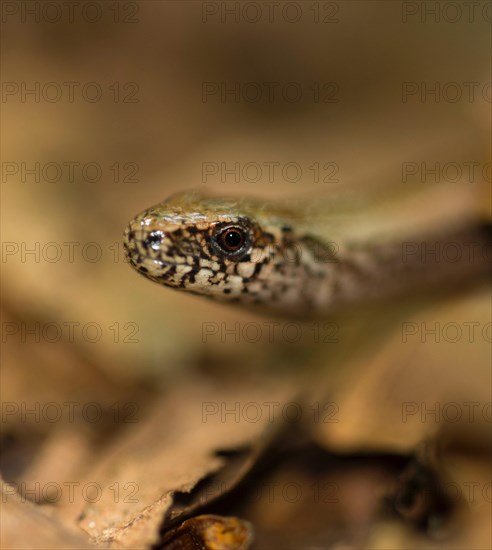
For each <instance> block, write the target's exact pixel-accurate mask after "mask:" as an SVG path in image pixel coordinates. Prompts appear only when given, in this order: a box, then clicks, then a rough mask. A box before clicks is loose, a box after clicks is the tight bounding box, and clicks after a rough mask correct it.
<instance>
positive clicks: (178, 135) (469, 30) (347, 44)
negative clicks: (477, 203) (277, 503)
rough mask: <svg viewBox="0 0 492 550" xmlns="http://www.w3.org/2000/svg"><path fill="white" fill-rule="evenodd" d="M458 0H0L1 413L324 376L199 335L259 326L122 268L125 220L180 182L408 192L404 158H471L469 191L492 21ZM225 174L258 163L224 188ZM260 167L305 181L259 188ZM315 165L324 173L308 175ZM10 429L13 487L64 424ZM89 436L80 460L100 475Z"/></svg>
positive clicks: (269, 348)
mask: <svg viewBox="0 0 492 550" xmlns="http://www.w3.org/2000/svg"><path fill="white" fill-rule="evenodd" d="M434 4H436V6H437V7H435V9H437V13H434V11H433V10H434V8H433V7H432V6H433V5H434ZM466 4H467V3H460V2H441V3H433V2H423V3H420V2H387V1H381V2H379V1H340V2H287V3H286V2H279V3H267V2H246V3H241V4H240V3H238V2H194V1H190V2H173V1H162V2H159V1H138V2H126V1H120V2H109V1H108V2H88V3H87V2H78V3H74V4H72V3H63V2H9V1H4V2H2V36H1V65H2V68H1V74H2V105H1V107H2V129H1V132H2V133H1V138H2V152H1V153H2V182H1V185H2V207H1V208H2V210H1V213H2V227H1V229H2V264H1V268H2V312H3V322H2V401H3V402H6V403H14V404H15V403H17V404H19V403H25V404H26V407H29V406H30V407H33V406H34V407H35V405H33V404H35V403H40V402H41V403H45V402H51V401H56V402H60V400H62V401H63V400H66V401H70V400H74V401H80V402H86V401H88V400H89V401H101V402H102V401H104V402H107V403H110V402H112V401H114V400H115V399H116V400H125V401H131V400H133V401H135V402H138V403H139V404H140V407H141V416H142V417H143V415H144V413H143V412H142V411H144V410H145V407H146V406H149V403H151V402H153V400H154V399H155V398H156V397H155V396H158V395H159V394H160V392H161V391H162V392H163V393H164V394H166V392H171V393H172V391H173V388H175V387H177V385H179V384H181V379H185V380H186V379H188V377H189V378H191V379H192V380H193V379H194V377H195V376H198V377H202V376H205V378H207V377H209V376H212V378H211V379H212V383H216V382H214V376H217V379H218V380H223V379H228V378H231V379H234V378H235V377H238V378H239V379H240V380H242V382H241V383H246V382H245V380H250V379H251V374H250V373H253V378H252V380H253V382H252V383H253V384H261V385H263V386H265V387H268V384H271V385H272V386H273V387H276V386H279V385H282V384H283V383H284V381H285V379H286V378H289V376H290V375H289V376H288V375H287V374H284V373H291V372H292V371H293V370H294V371H295V370H296V369H299V367H300V366H302V367H305V366H306V365H307V364H308V363H309V362H312V363H313V364H315V365H318V367H319V365H320V364H321V365H322V364H323V362H324V361H325V359H320V357H319V356H320V354H319V353H318V352H319V348H318V350H317V351H316V353H315V354H314V356H315V357H314V359H313V358H312V355H313V354H312V352H310V351H309V350H310V346H309V345H308V344H309V342H308V343H307V344H306V343H305V342H300V343H298V344H296V345H294V346H286V345H285V342H280V345H271V344H270V343H269V342H265V341H261V342H259V343H258V344H255V345H252V344H250V343H248V342H245V341H244V340H243V339H241V341H240V342H239V343H235V342H234V341H233V340H231V339H229V338H228V339H226V342H225V343H224V342H221V340H220V338H219V337H213V338H209V339H207V341H204V335H203V330H204V323H222V322H224V323H228V324H229V325H228V326H230V324H232V323H235V322H236V321H239V322H242V323H245V322H248V321H257V322H263V318H260V317H256V316H255V315H254V314H245V313H243V312H238V311H236V310H234V309H232V308H227V307H224V306H220V305H216V304H214V303H212V302H207V301H204V300H203V301H202V300H201V299H196V298H195V297H192V296H187V295H182V294H180V293H177V292H172V291H170V290H167V289H163V288H159V287H158V286H157V285H154V284H151V283H149V282H147V281H145V280H144V279H143V278H141V277H138V276H137V275H136V274H135V273H134V272H133V271H132V270H131V269H130V268H129V266H127V265H125V262H124V260H123V256H122V252H123V250H122V246H121V236H122V232H123V229H124V227H125V225H126V223H127V222H128V221H129V219H130V218H131V217H133V215H134V214H136V213H137V212H139V211H141V210H142V209H144V208H145V207H147V206H149V205H151V204H153V203H156V202H159V201H160V200H162V199H163V198H165V197H166V196H167V195H169V194H171V193H173V192H175V191H178V190H185V189H188V188H200V189H202V188H203V189H214V190H216V191H217V190H219V191H220V192H223V193H224V194H248V195H259V196H265V197H269V198H273V199H282V200H283V199H285V198H287V199H289V198H291V200H292V203H293V204H297V203H298V201H299V199H307V200H313V201H319V200H325V199H331V198H333V197H335V198H336V197H337V196H338V194H340V193H343V192H345V191H346V190H347V189H353V190H355V195H354V196H358V194H359V191H361V192H362V191H363V192H365V191H371V190H373V189H375V188H378V187H379V186H383V187H391V188H392V187H398V186H402V188H403V187H405V188H406V189H408V186H415V187H418V186H421V185H425V183H426V181H424V182H422V181H421V177H424V179H425V178H428V179H429V180H430V181H433V176H432V175H430V176H429V175H427V176H425V175H424V176H422V172H421V171H419V172H418V173H417V174H416V175H410V176H409V177H408V181H404V178H403V176H402V165H403V163H412V166H420V163H422V162H428V163H429V165H433V164H435V163H436V162H437V163H440V164H439V165H440V166H441V167H442V166H443V165H445V164H446V163H449V162H451V163H458V164H459V166H460V167H462V168H463V167H464V166H465V164H464V163H467V162H468V163H469V162H474V163H478V164H479V169H478V170H477V172H476V174H475V176H474V179H473V181H470V182H469V183H470V184H471V185H476V186H477V193H483V189H484V181H485V184H487V183H488V184H490V171H489V172H488V180H487V178H486V177H485V178H484V173H483V171H482V168H483V167H484V166H485V165H486V163H487V162H490V150H491V134H490V132H491V128H490V116H491V111H490V109H491V96H492V91H491V88H490V81H491V74H490V60H491V30H490V9H488V8H487V7H484V6H485V4H487V3H482V2H480V3H478V4H479V5H478V6H470V5H468V6H467V5H466ZM453 5H455V7H453ZM456 6H457V7H456ZM267 83H270V84H267ZM272 83H273V84H272ZM231 89H234V90H236V91H235V92H234V93H226V92H227V90H229V91H230V90H231ZM432 89H434V90H435V91H436V94H437V95H434V92H432ZM258 91H259V92H260V96H259V97H256V96H255V93H257V92H258ZM269 91H270V93H271V94H272V95H269ZM294 92H296V93H297V94H298V95H289V94H291V93H294ZM72 93H73V95H71V94H72ZM457 93H458V94H459V95H458V96H456V94H457ZM221 163H226V166H227V167H228V168H231V167H232V166H233V165H234V164H235V163H239V166H240V167H241V168H240V170H241V169H243V168H244V166H245V164H247V163H254V164H255V166H258V165H260V166H262V167H263V172H262V174H261V177H260V178H259V181H257V182H253V181H252V180H253V179H254V177H251V176H248V175H246V176H245V175H244V174H245V173H244V172H240V174H239V176H238V180H239V181H235V178H234V176H231V175H230V174H227V173H225V172H223V171H221V168H220V166H221ZM265 163H279V164H278V166H280V167H283V166H285V165H286V164H287V163H295V164H296V165H297V166H300V167H301V169H302V177H301V178H300V179H299V181H290V180H289V178H288V177H285V176H284V175H282V173H281V171H280V169H279V171H277V172H276V175H275V177H274V178H273V181H272V180H270V178H269V177H268V175H267V170H266V168H264V167H265ZM315 163H319V165H320V166H321V167H323V166H324V165H325V164H326V163H329V166H330V168H329V170H331V167H333V166H335V167H336V174H335V176H334V179H336V180H337V181H331V180H328V181H315V179H314V171H313V168H312V167H313V165H314V164H315ZM70 167H73V171H71V168H70ZM60 170H61V171H60ZM205 170H208V172H204V171H205ZM321 170H322V177H323V176H326V175H328V176H329V175H330V174H331V172H329V171H328V172H327V171H326V170H325V171H323V168H321ZM463 170H465V169H464V168H463ZM251 173H253V172H248V174H251ZM485 175H486V176H487V173H485ZM467 177H468V176H467V174H466V173H464V174H463V178H462V179H465V181H466V178H467ZM438 178H440V179H441V182H444V183H446V182H447V180H446V178H447V175H446V174H445V173H440V174H438ZM448 179H449V183H450V192H452V183H453V181H451V179H452V176H449V178H448ZM468 179H471V178H468ZM222 180H224V181H222ZM485 196H486V195H485V193H484V200H485ZM487 207H488V206H487ZM436 208H439V205H436ZM67 243H73V244H67ZM88 243H92V244H88ZM70 247H73V256H71V255H70V253H69V250H70ZM30 250H34V251H35V253H34V254H30V253H27V254H26V251H30ZM481 299H482V298H481V297H479V301H480V300H481ZM453 318H454V317H453ZM50 323H51V325H50V326H49V324H50ZM88 323H89V325H87V324H88ZM70 325H72V326H73V327H74V329H73V330H74V332H73V337H71V335H70V332H69V328H68V327H69V326H70ZM83 327H86V329H85V330H87V333H85V332H84V331H83ZM29 330H31V332H30V331H29ZM49 331H51V332H49ZM60 331H61V337H58V336H57V335H58V333H60ZM91 331H93V332H91ZM94 335H95V336H94ZM98 335H99V336H98ZM50 338H51V339H53V340H56V341H55V342H53V343H51V342H49V340H50ZM91 340H97V341H95V342H93V341H91ZM131 340H133V341H131ZM331 353H335V352H333V350H332V349H330V350H327V349H324V350H323V354H324V355H323V357H324V356H326V354H331ZM467 353H468V351H467V350H465V351H464V352H463V355H467ZM335 356H336V353H335ZM210 372H212V373H215V375H214V374H212V375H210ZM480 372H483V371H480ZM207 373H208V374H207ZM217 373H218V374H217ZM207 379H208V378H207ZM484 382H485V384H484ZM486 382H487V380H484V381H480V382H479V385H480V386H482V387H483V386H485V387H486ZM282 391H284V390H283V389H282ZM253 395H254V394H253ZM62 401H61V402H62ZM14 408H15V407H14ZM178 408H179V407H178ZM5 420H6V423H5V425H4V430H3V432H4V437H5V441H6V442H7V445H6V452H5V454H4V458H3V464H4V474H3V475H4V477H5V478H6V479H7V481H15V480H22V479H25V476H26V471H29V470H28V469H29V468H34V466H33V464H36V461H39V460H40V459H39V456H40V454H39V453H40V452H42V450H43V449H45V447H43V445H42V444H41V442H45V441H46V438H47V437H49V436H50V434H52V433H53V430H55V431H56V429H58V426H50V425H47V424H46V423H41V424H39V423H38V424H36V422H35V421H33V422H30V421H23V420H22V419H19V417H18V415H14V414H13V415H10V416H8V415H7V417H6V418H5ZM165 425H166V424H165V422H164V426H165ZM99 428H100V427H98V428H97V429H96V430H95V431H96V432H98V433H97V437H101V433H102V434H103V435H102V438H103V440H104V437H106V435H105V434H106V432H105V430H107V431H108V432H111V431H112V429H114V427H112V426H109V427H108V426H105V427H104V429H99ZM68 432H70V430H68ZM99 432H101V433H99ZM93 435H94V434H92V435H91V437H93ZM66 437H70V435H68V436H67V432H64V434H63V436H60V440H59V447H57V449H58V448H60V449H61V448H65V442H66V439H65V438H66ZM73 441H74V442H75V443H74V444H78V443H76V442H77V441H79V440H78V439H77V438H76V437H75V438H74V439H73ZM98 441H99V440H96V442H94V441H93V440H92V439H91V446H89V448H87V447H86V446H84V445H85V444H84V445H82V444H80V447H79V448H80V453H78V457H79V458H78V459H77V462H84V461H89V462H91V461H92V462H96V458H94V454H93V453H94V450H93V448H96V449H97V446H98V444H99V443H98ZM46 452H48V451H46ZM65 452H67V453H68V451H67V450H65ZM48 454H49V456H50V457H52V456H59V455H58V451H56V452H55V451H52V452H49V453H48ZM76 454H77V453H76ZM67 457H69V458H68V460H69V461H70V460H72V458H70V457H71V455H70V453H68V454H67ZM81 457H82V458H81ZM83 457H85V458H83ZM50 460H51V458H50V459H49V460H48V459H46V463H50ZM62 463H63V461H62ZM43 464H44V463H43ZM50 464H51V463H50ZM86 466H87V464H86ZM43 467H45V466H43ZM36 468H40V469H41V470H42V468H41V466H40V465H39V463H38V464H37V466H36ZM36 468H34V470H32V469H31V470H30V474H29V475H27V478H29V476H31V479H37V478H36V475H38V474H36V473H33V471H34V472H36V471H38V472H39V471H41V470H36ZM50 468H53V469H54V470H56V468H54V467H53V466H50ZM26 469H27V470H26ZM48 470H49V468H48ZM205 470H206V469H205ZM42 475H44V476H47V477H46V479H50V478H49V475H52V474H51V473H50V474H46V473H45V471H44V470H43V474H42ZM66 475H68V476H72V478H75V479H78V478H77V477H74V476H77V475H79V474H75V473H73V472H72V471H70V472H69V473H68V474H66ZM80 475H81V474H80ZM23 476H24V477H23ZM280 523H281V522H280ZM381 544H383V543H381ZM392 544H396V543H394V542H392ZM382 547H383V546H382ZM393 547H396V546H393ZM477 547H478V546H477Z"/></svg>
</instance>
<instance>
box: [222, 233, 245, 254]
mask: <svg viewBox="0 0 492 550" xmlns="http://www.w3.org/2000/svg"><path fill="white" fill-rule="evenodd" d="M222 241H223V243H224V245H225V247H226V248H228V249H229V250H237V249H238V248H240V247H241V246H242V244H243V243H244V237H243V236H242V234H241V233H240V232H239V231H237V230H235V229H229V230H228V231H225V233H224V235H223V236H222Z"/></svg>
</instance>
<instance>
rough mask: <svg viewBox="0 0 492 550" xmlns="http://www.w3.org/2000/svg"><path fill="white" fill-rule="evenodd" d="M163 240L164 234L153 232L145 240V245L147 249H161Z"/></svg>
mask: <svg viewBox="0 0 492 550" xmlns="http://www.w3.org/2000/svg"><path fill="white" fill-rule="evenodd" d="M163 238H164V233H163V232H162V231H152V233H149V236H148V237H147V238H146V239H145V240H144V244H145V246H146V247H150V248H159V246H160V244H161V242H162V239H163Z"/></svg>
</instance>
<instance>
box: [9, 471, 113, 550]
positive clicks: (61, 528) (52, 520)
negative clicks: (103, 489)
mask: <svg viewBox="0 0 492 550" xmlns="http://www.w3.org/2000/svg"><path fill="white" fill-rule="evenodd" d="M0 485H1V493H2V505H1V508H2V509H1V518H2V528H1V546H2V548H3V549H4V550H9V549H15V550H21V549H24V548H25V549H31V548H39V549H43V550H44V549H46V548H50V549H53V550H56V549H60V550H70V549H83V550H86V549H88V548H91V547H94V548H96V546H93V545H92V544H91V543H90V541H89V538H88V537H87V536H85V534H84V533H83V531H81V530H80V529H76V528H75V527H74V526H73V524H72V525H70V526H69V524H68V523H64V522H61V521H60V520H59V519H58V518H56V517H54V516H53V514H50V513H48V512H47V511H46V510H45V509H42V508H41V507H40V506H37V505H35V504H33V503H32V502H29V501H28V500H26V499H25V498H23V497H21V496H20V495H19V494H18V493H17V492H16V490H15V488H14V487H12V486H11V485H9V484H8V483H5V482H4V481H1V480H0ZM99 548H103V547H101V546H99Z"/></svg>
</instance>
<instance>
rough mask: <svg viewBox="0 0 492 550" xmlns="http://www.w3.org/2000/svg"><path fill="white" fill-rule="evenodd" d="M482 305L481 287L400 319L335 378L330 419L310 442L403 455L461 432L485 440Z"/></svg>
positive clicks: (487, 378) (487, 389)
mask: <svg viewBox="0 0 492 550" xmlns="http://www.w3.org/2000/svg"><path fill="white" fill-rule="evenodd" d="M490 304H491V294H490V289H488V288H483V287H482V288H477V289H474V290H473V291H470V292H468V293H466V294H464V295H462V296H458V297H456V298H455V299H453V300H452V301H449V302H446V303H444V304H442V305H440V306H439V307H433V308H430V309H427V310H424V311H421V312H419V313H418V314H414V315H413V316H412V317H407V318H400V320H399V322H395V323H394V325H393V330H392V332H391V333H390V334H389V335H388V337H387V338H386V339H385V340H383V341H382V342H381V344H380V345H379V347H378V348H376V349H372V348H369V350H366V351H365V354H362V355H361V357H359V358H358V359H357V360H356V361H352V363H351V364H350V365H349V366H348V368H347V370H346V372H344V373H343V375H342V376H340V379H339V381H338V384H339V386H338V387H334V389H332V392H331V396H330V401H333V406H336V418H334V419H333V422H331V421H329V422H322V421H321V422H318V423H315V424H314V425H313V433H314V436H315V438H316V440H317V441H319V442H320V444H322V445H325V446H327V447H328V448H332V449H338V450H343V451H349V450H356V449H362V448H364V449H379V450H383V449H387V450H389V451H393V452H396V451H398V452H403V453H406V452H412V450H413V449H415V448H416V447H418V445H419V444H421V443H422V442H423V441H425V440H427V439H429V438H430V437H432V436H434V435H436V434H438V433H439V432H440V431H442V430H446V433H448V436H449V432H452V431H453V430H455V431H457V430H460V425H463V424H466V425H468V427H469V428H468V429H472V428H473V431H474V434H475V438H478V439H479V440H481V441H486V440H490V438H491V437H492V434H491V432H490V424H489V423H490V418H489V419H488V422H487V421H484V415H487V414H488V415H489V416H490V413H488V412H487V406H488V405H487V404H488V403H489V402H490V398H491V387H492V386H491V373H490V362H491V347H490V315H491V305H490ZM487 327H489V328H487ZM472 329H473V331H474V332H473V334H472V333H471V332H469V331H471V330H472ZM487 331H488V332H487ZM436 340H437V341H436ZM330 384H331V381H330ZM329 388H331V386H329ZM325 391H326V390H325ZM318 395H319V393H318ZM325 401H326V399H325ZM467 404H468V405H467ZM473 404H474V405H473ZM485 420H487V419H486V418H485Z"/></svg>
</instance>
